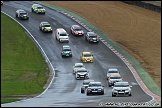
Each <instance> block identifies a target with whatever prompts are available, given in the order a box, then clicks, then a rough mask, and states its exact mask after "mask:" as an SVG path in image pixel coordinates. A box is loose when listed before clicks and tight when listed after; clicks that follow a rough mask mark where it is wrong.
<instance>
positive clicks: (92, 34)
mask: <svg viewBox="0 0 162 108" xmlns="http://www.w3.org/2000/svg"><path fill="white" fill-rule="evenodd" d="M87 34H89V35H90V36H94V35H95V36H96V35H97V34H96V33H94V32H87Z"/></svg>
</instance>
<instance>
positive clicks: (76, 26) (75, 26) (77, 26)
mask: <svg viewBox="0 0 162 108" xmlns="http://www.w3.org/2000/svg"><path fill="white" fill-rule="evenodd" d="M72 27H74V28H81V27H80V26H79V25H72Z"/></svg>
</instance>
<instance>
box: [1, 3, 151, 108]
mask: <svg viewBox="0 0 162 108" xmlns="http://www.w3.org/2000/svg"><path fill="white" fill-rule="evenodd" d="M32 4H33V2H31V1H9V2H5V4H4V5H3V6H1V11H3V12H5V13H7V14H8V15H10V16H11V17H13V18H14V19H16V17H15V12H16V10H17V9H20V8H21V9H24V10H26V11H27V12H28V13H29V17H30V19H29V20H28V21H24V20H19V19H16V20H18V21H19V22H20V23H21V24H22V25H23V26H24V27H25V28H26V29H27V30H28V31H29V32H30V33H31V34H32V36H33V37H34V38H35V39H36V41H37V42H38V43H39V45H40V46H41V47H42V49H43V50H44V52H45V53H46V55H47V57H48V59H49V60H50V62H51V64H52V66H53V67H54V69H55V76H54V80H53V82H52V83H51V85H50V87H49V88H48V89H47V90H46V92H44V93H43V94H41V95H40V96H38V97H34V98H30V99H26V100H22V101H17V102H12V103H7V104H1V106H2V107H99V106H100V105H101V103H102V105H103V106H106V104H109V103H113V102H114V103H118V105H119V106H122V105H121V104H124V102H126V103H128V102H130V103H143V102H148V101H151V100H152V97H151V96H149V95H148V94H146V93H145V92H144V91H143V90H142V88H141V87H140V86H139V84H138V82H137V81H136V79H135V78H134V76H133V74H132V72H131V71H130V70H129V68H128V67H127V65H126V64H125V63H124V62H123V61H122V60H121V59H120V58H119V57H118V56H117V55H115V54H114V52H112V51H111V50H110V49H109V48H108V47H107V46H106V45H105V44H104V43H102V42H101V41H100V42H99V44H90V43H88V42H86V41H85V39H84V37H75V36H73V35H72V34H71V33H70V27H71V25H73V24H78V23H77V22H75V21H74V20H72V19H70V18H69V17H67V16H65V15H63V14H61V13H60V12H58V11H55V10H53V9H50V8H48V7H45V9H46V14H45V15H43V14H36V13H32V12H31V6H32ZM41 21H48V22H49V23H50V24H51V25H52V28H53V31H54V32H53V33H52V34H51V33H43V32H41V31H40V30H39V24H40V22H41ZM60 27H61V28H64V29H65V30H66V31H67V32H68V34H70V35H69V39H70V42H69V43H59V42H58V40H56V39H55V30H56V29H57V28H60ZM83 30H84V32H85V33H86V32H87V30H86V29H85V28H83ZM62 45H70V47H71V49H72V54H73V57H72V58H62V57H61V47H62ZM83 51H90V52H91V53H92V54H93V55H94V63H84V65H85V67H86V69H87V70H89V74H90V76H89V77H90V79H94V80H95V81H100V82H101V83H102V85H103V86H104V91H105V94H104V95H92V96H86V94H81V93H80V87H81V83H82V82H83V80H76V79H75V76H74V75H73V74H72V66H73V65H74V63H76V62H81V61H80V54H81V53H82V52H83ZM108 68H117V69H118V70H119V71H120V72H121V76H122V77H123V79H124V80H125V81H128V82H129V83H130V84H131V85H132V96H131V97H129V96H119V97H111V90H112V87H109V86H108V82H107V80H106V72H107V70H108ZM119 103H120V104H119Z"/></svg>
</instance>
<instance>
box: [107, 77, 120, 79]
mask: <svg viewBox="0 0 162 108" xmlns="http://www.w3.org/2000/svg"><path fill="white" fill-rule="evenodd" d="M110 79H121V77H110Z"/></svg>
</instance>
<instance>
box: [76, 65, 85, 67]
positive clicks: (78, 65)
mask: <svg viewBox="0 0 162 108" xmlns="http://www.w3.org/2000/svg"><path fill="white" fill-rule="evenodd" d="M75 67H84V66H83V65H77V66H75Z"/></svg>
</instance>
